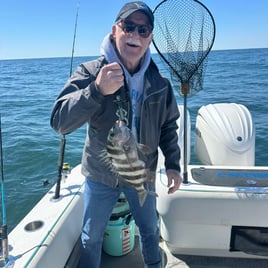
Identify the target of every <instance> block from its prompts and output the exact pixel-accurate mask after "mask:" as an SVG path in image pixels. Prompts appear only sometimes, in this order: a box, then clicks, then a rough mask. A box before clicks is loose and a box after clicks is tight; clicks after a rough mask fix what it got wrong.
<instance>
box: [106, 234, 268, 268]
mask: <svg viewBox="0 0 268 268" xmlns="http://www.w3.org/2000/svg"><path fill="white" fill-rule="evenodd" d="M160 247H161V249H162V250H163V251H162V252H163V268H164V267H165V268H208V267H209V268H238V267H243V268H267V267H268V259H267V260H266V259H242V258H226V257H206V256H190V255H176V256H174V255H172V254H171V253H170V252H169V251H168V249H167V247H166V245H165V243H164V242H161V243H160ZM113 267H115V268H126V267H127V268H143V267H144V264H143V262H142V258H141V254H140V250H139V242H138V239H136V242H135V248H134V249H133V251H131V252H130V253H129V254H127V255H125V256H121V257H112V256H109V255H108V254H106V253H103V255H102V263H101V268H113Z"/></svg>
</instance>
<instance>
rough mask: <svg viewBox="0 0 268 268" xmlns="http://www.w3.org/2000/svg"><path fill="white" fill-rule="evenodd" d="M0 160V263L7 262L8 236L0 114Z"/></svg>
mask: <svg viewBox="0 0 268 268" xmlns="http://www.w3.org/2000/svg"><path fill="white" fill-rule="evenodd" d="M0 158H1V202H2V227H1V231H2V234H1V238H2V253H3V255H2V261H4V262H5V264H6V262H7V261H8V236H7V217H6V205H5V183H4V181H5V180H4V160H3V146H2V126H1V113H0Z"/></svg>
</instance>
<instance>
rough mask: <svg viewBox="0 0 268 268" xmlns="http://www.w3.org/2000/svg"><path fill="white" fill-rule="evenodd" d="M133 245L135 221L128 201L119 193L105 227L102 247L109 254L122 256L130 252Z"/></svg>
mask: <svg viewBox="0 0 268 268" xmlns="http://www.w3.org/2000/svg"><path fill="white" fill-rule="evenodd" d="M134 245H135V221H134V219H133V217H132V215H131V213H130V211H129V205H128V202H127V201H126V199H125V198H124V197H122V195H121V196H120V198H119V200H118V202H117V203H116V206H115V208H114V209H113V213H112V216H111V218H110V220H109V222H108V225H107V227H106V230H105V233H104V237H103V245H102V247H103V250H104V252H105V253H107V254H109V255H111V256H122V255H125V254H127V253H129V252H131V251H132V250H133V248H134Z"/></svg>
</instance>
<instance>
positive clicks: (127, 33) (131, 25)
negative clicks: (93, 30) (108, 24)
mask: <svg viewBox="0 0 268 268" xmlns="http://www.w3.org/2000/svg"><path fill="white" fill-rule="evenodd" d="M112 36H113V39H114V40H115V44H116V48H117V51H118V53H119V57H120V58H121V61H122V62H123V64H124V65H125V67H126V68H127V69H128V70H129V71H135V69H137V67H138V65H139V62H140V59H141V58H142V57H143V55H144V53H145V51H146V50H147V48H148V47H149V45H150V43H151V41H152V39H153V34H152V27H151V25H150V23H149V20H148V17H147V16H146V15H145V14H144V13H143V12H140V11H136V12H134V13H132V14H131V15H130V16H128V17H127V18H126V19H125V20H124V21H121V22H119V23H118V24H117V25H114V26H113V28H112Z"/></svg>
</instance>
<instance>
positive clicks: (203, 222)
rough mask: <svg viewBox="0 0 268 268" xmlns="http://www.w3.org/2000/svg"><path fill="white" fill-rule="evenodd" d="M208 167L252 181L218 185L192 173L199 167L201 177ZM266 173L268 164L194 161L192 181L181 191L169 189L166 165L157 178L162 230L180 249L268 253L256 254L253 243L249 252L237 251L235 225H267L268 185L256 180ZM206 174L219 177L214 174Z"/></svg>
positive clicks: (223, 175)
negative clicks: (218, 164)
mask: <svg viewBox="0 0 268 268" xmlns="http://www.w3.org/2000/svg"><path fill="white" fill-rule="evenodd" d="M223 170H225V172H223ZM245 170H247V172H246V171H245ZM193 171H194V172H193ZM207 171H212V172H215V174H217V176H218V177H219V178H218V179H221V180H222V181H224V180H226V179H227V180H228V179H229V180H232V179H233V178H234V177H235V179H238V180H241V179H242V180H244V181H245V183H246V184H249V185H243V186H216V185H213V186H212V185H205V184H202V183H199V182H197V181H196V180H194V179H193V177H192V174H195V173H196V174H199V173H198V172H200V174H201V175H200V177H201V176H202V172H207ZM250 174H251V175H250ZM243 176H244V178H243ZM265 176H266V177H267V176H268V169H267V167H266V168H264V167H263V168H261V167H222V166H221V167H219V166H205V167H204V166H203V167H201V166H189V167H188V180H189V183H188V184H182V185H181V187H180V189H179V190H178V191H176V193H174V194H170V195H169V194H167V191H168V190H167V187H166V184H167V183H166V182H167V177H166V174H165V172H164V169H161V170H160V172H158V174H157V179H156V192H157V194H158V199H157V210H158V212H159V216H160V227H161V236H162V237H163V239H164V240H165V242H166V244H167V246H168V248H169V250H170V251H171V252H172V253H174V254H190V255H206V256H227V257H243V258H247V257H248V258H258V257H262V258H268V253H267V252H266V254H265V253H264V254H263V253H262V252H261V254H255V253H258V252H254V254H250V253H249V252H250V251H251V250H252V248H251V249H250V248H249V249H248V252H247V253H246V252H244V251H240V250H239V251H237V250H233V251H231V248H232V243H234V241H233V242H232V239H233V240H234V239H235V238H234V237H233V238H232V237H231V236H232V230H233V229H234V227H235V226H240V227H246V228H248V229H251V228H255V227H257V228H259V229H262V228H265V227H266V226H267V223H268V214H267V213H266V211H267V209H268V202H267V201H268V187H265V186H263V187H258V186H257V185H254V182H255V183H256V184H257V183H259V182H260V181H261V180H262V179H265V178H266V177H265ZM241 177H242V178H241ZM199 179H200V178H199ZM206 179H208V181H210V182H212V181H213V178H212V176H211V177H210V178H206ZM216 183H217V182H216ZM227 184H228V183H227ZM266 231H267V230H266ZM265 236H266V235H265V234H264V239H266V237H265ZM234 245H235V244H234ZM234 245H233V246H234ZM245 251H247V250H245ZM253 251H254V250H253ZM265 255H266V256H265Z"/></svg>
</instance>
